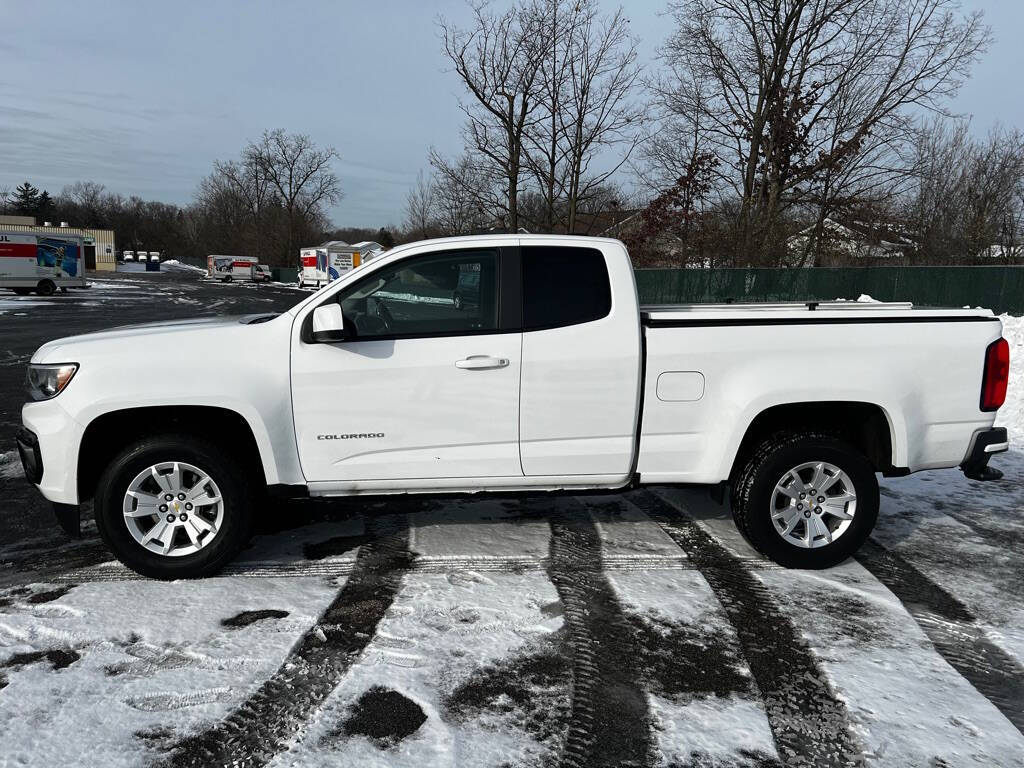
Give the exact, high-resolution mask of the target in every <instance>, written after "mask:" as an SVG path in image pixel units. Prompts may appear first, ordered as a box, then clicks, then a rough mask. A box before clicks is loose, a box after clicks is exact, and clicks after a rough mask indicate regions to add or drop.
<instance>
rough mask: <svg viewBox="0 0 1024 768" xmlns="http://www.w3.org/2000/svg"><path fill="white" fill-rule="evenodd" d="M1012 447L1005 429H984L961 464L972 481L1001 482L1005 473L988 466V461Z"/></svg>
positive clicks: (978, 434)
mask: <svg viewBox="0 0 1024 768" xmlns="http://www.w3.org/2000/svg"><path fill="white" fill-rule="evenodd" d="M1009 447H1010V441H1009V438H1008V437H1007V435H1006V428H1005V427H992V428H991V429H984V430H982V431H981V432H978V433H977V434H975V436H974V443H973V444H972V445H971V449H970V450H969V451H968V452H967V458H966V459H964V460H963V462H962V463H961V464H960V469H962V470H963V471H964V474H965V475H967V477H969V478H970V479H971V480H999V479H1001V478H1002V477H1003V473H1002V472H1000V471H999V470H998V469H994V468H993V467H990V466H989V465H988V460H989V459H990V458H991V457H992V456H993V455H994V454H996V453H1002V452H1003V451H1005V450H1007V449H1008V448H1009Z"/></svg>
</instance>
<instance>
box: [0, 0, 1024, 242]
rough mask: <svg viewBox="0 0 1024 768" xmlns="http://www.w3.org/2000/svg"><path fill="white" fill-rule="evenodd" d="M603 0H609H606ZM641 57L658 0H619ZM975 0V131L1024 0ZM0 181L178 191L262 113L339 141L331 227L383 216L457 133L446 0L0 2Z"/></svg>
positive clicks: (995, 88) (657, 22)
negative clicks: (445, 42) (982, 21)
mask: <svg viewBox="0 0 1024 768" xmlns="http://www.w3.org/2000/svg"><path fill="white" fill-rule="evenodd" d="M606 4H607V5H608V7H609V8H610V7H612V2H610V0H608V1H607V2H606ZM626 5H627V7H628V8H629V12H630V18H631V23H632V28H633V31H634V33H635V34H636V35H638V36H639V37H640V38H641V41H642V51H643V54H644V57H645V59H648V60H649V59H650V58H651V57H652V56H653V54H654V51H655V49H656V47H657V46H658V44H659V43H660V42H661V40H662V38H663V37H664V35H665V26H666V24H667V19H665V18H664V17H661V16H660V15H659V14H660V12H661V11H662V10H663V9H664V7H665V5H666V2H665V0H658V1H655V0H632V2H629V3H627V4H626ZM965 6H966V7H974V8H983V9H984V10H985V12H986V15H987V17H988V21H989V23H990V24H991V25H992V27H993V29H994V31H995V35H996V43H995V45H994V46H993V47H992V49H991V51H990V52H989V53H988V55H987V56H986V57H985V58H984V60H983V61H981V62H980V63H979V65H978V66H977V67H976V69H975V75H974V77H973V78H972V80H971V81H970V82H968V83H967V84H966V85H965V86H964V88H963V91H962V93H961V96H960V98H959V100H958V101H957V103H956V104H955V105H954V106H955V108H956V109H957V110H958V111H961V112H964V113H967V114H972V115H974V126H975V130H976V132H979V133H984V132H985V131H986V130H987V129H988V127H989V126H991V125H992V124H994V123H996V122H1002V123H1004V124H1007V125H1017V126H1022V127H1024V99H1022V98H1020V97H1021V95H1022V93H1024V87H1022V86H1021V78H1022V76H1024V46H1022V45H1021V42H1020V41H1021V39H1024V38H1022V33H1024V2H1020V0H968V1H967V2H965ZM0 8H2V9H3V13H2V17H3V19H4V27H5V28H4V32H3V35H2V38H0V56H2V59H0V60H2V62H3V66H2V73H0V160H2V162H0V184H4V185H10V186H12V187H13V186H14V185H16V184H18V183H20V182H21V181H22V180H24V179H26V178H27V179H29V180H31V181H32V182H33V183H34V184H35V185H36V186H39V187H41V188H46V189H48V190H49V191H50V192H51V194H52V193H56V192H58V191H59V190H60V189H61V187H63V186H64V185H65V184H67V183H70V182H73V181H76V180H92V181H98V182H101V183H103V184H105V185H106V186H107V188H108V189H110V190H112V191H117V192H121V193H124V194H138V195H141V196H142V197H144V198H147V199H156V200H162V201H165V202H174V203H187V202H188V201H189V200H190V199H191V197H192V193H193V191H194V190H195V188H196V184H197V183H198V181H199V180H200V179H201V178H202V177H203V176H204V175H206V174H207V173H209V171H210V169H211V165H212V163H213V161H214V160H217V159H229V158H232V157H235V156H237V154H238V152H239V150H240V149H241V148H242V147H243V146H244V144H245V143H246V142H247V141H248V140H250V139H254V138H256V137H258V136H259V134H260V133H261V132H262V131H263V129H265V128H284V129H286V130H288V131H292V132H301V133H308V134H309V135H310V136H312V137H313V139H314V140H315V141H317V142H318V143H320V144H325V145H331V146H334V147H335V148H336V149H337V150H338V151H339V153H340V154H341V161H340V162H339V163H338V164H337V167H336V171H337V173H338V174H339V175H340V176H341V179H342V184H343V187H344V189H345V198H344V200H343V201H342V202H341V203H340V204H339V205H338V206H336V207H335V208H334V209H332V210H331V211H330V215H331V218H332V220H333V221H334V223H335V224H336V225H338V226H360V225H362V226H373V227H377V226H382V225H386V224H397V223H400V222H401V219H402V217H403V209H404V201H405V194H406V191H407V190H408V188H409V187H410V186H411V184H412V183H413V181H414V180H415V178H416V174H417V172H418V171H419V170H420V169H422V168H425V167H426V165H427V163H426V156H427V152H428V150H429V148H430V147H431V146H435V147H437V148H439V149H440V150H442V151H444V152H447V153H454V152H456V151H458V149H459V147H460V139H459V126H460V124H461V117H460V114H459V112H458V109H457V101H458V98H459V95H460V94H459V91H458V83H457V82H456V80H455V78H454V76H453V75H451V74H449V73H446V72H445V71H444V61H443V60H442V57H441V53H440V44H439V41H438V36H437V30H436V26H435V23H434V22H435V19H436V18H437V16H438V15H439V14H441V15H444V16H445V17H447V18H450V19H453V20H456V21H458V20H460V19H464V18H466V16H467V12H466V5H465V3H464V1H463V0H431V1H428V0H424V1H423V2H416V1H415V0H374V1H372V2H367V0H360V2H354V1H353V2H350V1H348V0H335V1H333V2H331V1H330V0H321V1H320V2H246V3H241V2H237V3H234V4H229V3H227V2H173V3H168V2H164V3H150V2H139V1H138V0H135V1H133V2H99V1H95V2H93V1H91V2H85V3H81V2H70V1H68V2H56V1H54V2H35V3H28V2H22V0H3V3H2V5H0Z"/></svg>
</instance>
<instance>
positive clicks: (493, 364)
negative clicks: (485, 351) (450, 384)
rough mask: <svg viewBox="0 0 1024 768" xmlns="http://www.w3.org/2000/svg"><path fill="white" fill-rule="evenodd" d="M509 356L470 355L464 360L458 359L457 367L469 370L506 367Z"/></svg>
mask: <svg viewBox="0 0 1024 768" xmlns="http://www.w3.org/2000/svg"><path fill="white" fill-rule="evenodd" d="M507 366H508V358H507V357H491V356H490V355H470V356H469V357H467V358H466V359H464V360H456V361H455V367H456V368H462V369H463V370H467V371H484V370H487V369H488V368H505V367H507Z"/></svg>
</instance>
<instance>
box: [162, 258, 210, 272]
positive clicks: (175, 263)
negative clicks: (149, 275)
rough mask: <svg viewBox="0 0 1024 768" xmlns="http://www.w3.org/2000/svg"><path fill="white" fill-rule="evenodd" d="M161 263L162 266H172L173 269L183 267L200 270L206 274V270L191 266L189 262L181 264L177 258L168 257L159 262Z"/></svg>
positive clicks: (193, 270)
mask: <svg viewBox="0 0 1024 768" xmlns="http://www.w3.org/2000/svg"><path fill="white" fill-rule="evenodd" d="M161 264H162V266H165V267H174V268H175V269H185V270H188V271H190V272H202V273H203V274H204V275H205V274H206V270H205V269H203V268H202V267H195V266H192V265H191V264H183V263H182V262H180V261H178V260H177V259H168V260H167V261H164V262H161Z"/></svg>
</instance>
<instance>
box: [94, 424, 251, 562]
mask: <svg viewBox="0 0 1024 768" xmlns="http://www.w3.org/2000/svg"><path fill="white" fill-rule="evenodd" d="M246 481H247V477H246V475H245V473H244V472H243V470H242V468H241V467H240V466H239V465H238V464H237V463H236V462H235V461H234V460H233V459H231V458H230V457H229V456H228V455H227V454H225V453H224V452H222V451H221V450H220V449H219V448H218V447H217V446H215V445H212V444H210V443H207V442H205V441H200V440H196V439H194V438H190V437H188V436H186V435H158V436H155V437H150V438H146V439H144V440H140V441H138V442H137V443H134V444H133V445H130V446H129V447H127V448H125V450H123V451H122V452H121V453H120V454H118V455H117V456H116V457H115V458H114V459H113V461H111V462H110V464H109V465H108V466H107V468H106V470H104V472H103V474H102V476H101V477H100V480H99V483H98V485H97V489H96V503H95V510H96V527H97V528H98V529H99V532H100V535H101V536H102V537H103V540H104V541H105V542H106V544H107V546H109V547H110V549H111V551H113V553H114V554H115V555H116V556H117V558H118V559H119V560H120V561H121V562H122V563H124V564H125V565H126V566H128V567H129V568H131V569H132V570H133V571H135V572H137V573H140V574H142V575H143V576H149V577H152V578H156V579H190V578H198V577H203V576H210V575H212V574H214V573H216V572H217V571H219V570H220V569H221V568H223V567H224V565H226V564H227V563H228V562H229V561H230V560H231V559H232V558H233V557H234V556H235V555H236V554H237V553H238V551H239V550H240V549H241V548H242V546H243V545H244V544H245V542H246V541H247V540H248V537H249V531H250V526H251V520H252V511H253V503H254V502H253V494H252V493H251V491H250V489H249V484H248V483H247V482H246Z"/></svg>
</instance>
